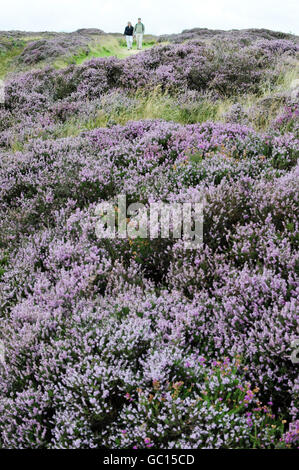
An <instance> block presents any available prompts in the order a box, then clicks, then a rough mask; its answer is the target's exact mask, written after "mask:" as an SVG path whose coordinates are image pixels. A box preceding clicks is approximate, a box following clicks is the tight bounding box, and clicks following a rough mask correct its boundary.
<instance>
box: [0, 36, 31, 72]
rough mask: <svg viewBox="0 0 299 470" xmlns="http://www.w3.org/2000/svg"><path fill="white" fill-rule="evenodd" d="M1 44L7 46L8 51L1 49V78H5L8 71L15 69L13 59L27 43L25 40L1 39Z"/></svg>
mask: <svg viewBox="0 0 299 470" xmlns="http://www.w3.org/2000/svg"><path fill="white" fill-rule="evenodd" d="M1 44H3V45H4V46H7V50H6V52H3V51H1V50H0V79H3V78H5V76H6V75H7V73H8V72H10V71H12V70H13V60H14V58H15V57H17V56H18V55H19V54H21V52H22V51H23V50H24V48H25V45H26V43H25V42H24V41H14V40H10V41H9V40H8V41H3V39H1Z"/></svg>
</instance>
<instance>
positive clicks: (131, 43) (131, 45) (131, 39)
mask: <svg viewBox="0 0 299 470" xmlns="http://www.w3.org/2000/svg"><path fill="white" fill-rule="evenodd" d="M132 47H133V36H130V49H132Z"/></svg>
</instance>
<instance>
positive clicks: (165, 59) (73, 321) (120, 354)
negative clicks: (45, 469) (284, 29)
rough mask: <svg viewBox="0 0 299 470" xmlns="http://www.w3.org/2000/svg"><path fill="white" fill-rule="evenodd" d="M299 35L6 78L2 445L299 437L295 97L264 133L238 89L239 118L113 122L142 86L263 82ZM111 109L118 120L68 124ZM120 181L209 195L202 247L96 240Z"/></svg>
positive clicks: (191, 443)
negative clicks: (62, 133)
mask: <svg viewBox="0 0 299 470" xmlns="http://www.w3.org/2000/svg"><path fill="white" fill-rule="evenodd" d="M268 42H273V44H270V45H269V44H268ZM296 47H297V46H296ZM296 47H295V46H294V42H292V40H291V38H277V37H276V36H275V37H274V38H272V39H271V37H265V38H262V39H261V37H260V36H259V37H258V38H257V39H255V40H254V41H252V42H250V43H247V44H245V45H244V47H243V48H242V49H238V50H234V46H233V45H230V46H229V47H228V48H227V49H225V51H224V50H223V49H221V48H220V49H217V46H216V45H215V44H214V45H213V44H212V45H208V44H207V43H205V44H203V45H201V44H199V43H197V42H191V43H188V44H179V45H177V44H174V45H173V44H170V45H167V46H159V47H155V48H153V49H151V50H149V51H146V52H144V53H141V54H137V55H136V56H134V57H130V58H129V59H126V60H124V61H120V60H118V59H116V58H105V59H94V60H92V61H90V62H88V63H87V64H84V65H82V66H80V67H75V66H71V67H67V68H65V69H63V70H60V71H57V70H53V69H51V68H46V69H44V70H39V71H34V72H27V73H26V74H21V75H18V76H15V77H14V78H12V79H11V81H10V82H9V83H8V84H7V95H6V102H5V106H4V107H2V108H0V143H1V145H2V148H3V150H2V151H1V158H0V181H1V185H0V216H1V217H0V233H1V239H0V320H1V322H0V341H1V345H0V346H1V348H2V349H3V350H4V360H3V361H2V362H0V448H17V449H23V448H58V449H65V448H103V447H105V448H111V449H114V448H120V449H123V448H128V449H133V448H134V449H140V448H163V449H172V448H187V449H194V448H276V447H277V448H281V447H283V448H297V447H298V391H299V382H298V364H296V363H294V362H293V361H292V360H291V356H292V353H293V350H292V346H291V344H292V342H293V341H294V340H295V339H296V338H298V335H299V331H298V310H299V302H298V298H299V295H298V294H299V283H298V266H299V257H298V229H299V227H298V207H299V204H298V202H299V201H298V189H297V188H298V177H299V167H298V151H299V136H298V125H297V118H298V116H297V114H298V112H297V111H298V107H296V105H295V103H294V102H292V104H290V106H289V107H287V108H286V109H285V110H282V113H283V114H281V117H279V119H278V120H276V121H275V120H274V121H273V122H272V123H271V126H270V127H269V129H268V130H267V131H264V132H258V131H256V130H254V129H253V128H252V127H250V126H249V125H248V123H247V119H248V114H247V113H246V111H245V110H244V109H243V108H242V106H241V105H240V104H239V103H238V102H237V101H236V103H235V105H234V106H233V107H232V109H231V110H230V111H229V112H228V113H227V115H226V116H225V122H212V121H211V120H209V121H206V122H203V123H196V124H192V125H182V124H179V123H175V122H166V121H164V120H162V119H154V120H140V121H130V122H128V123H126V124H125V125H114V124H113V122H112V121H113V117H115V116H117V115H119V114H121V112H122V110H123V109H128V108H129V109H131V108H134V106H136V100H138V94H135V95H134V94H131V93H130V92H131V91H132V89H133V91H134V92H135V91H136V89H137V88H142V90H143V93H146V90H149V88H150V87H153V86H156V85H158V86H159V87H162V88H163V87H165V88H169V89H170V92H171V93H173V96H174V99H177V100H181V102H182V105H183V103H185V106H186V112H188V110H189V111H190V110H191V109H192V107H193V105H194V103H196V102H198V101H199V100H201V99H202V96H203V94H204V93H206V92H207V91H208V92H209V93H210V96H211V99H219V96H227V95H229V94H230V93H237V91H239V92H240V93H241V92H244V91H246V92H247V91H250V92H251V93H252V92H256V93H259V86H260V85H261V84H262V82H263V80H265V79H267V80H268V79H269V80H270V82H272V81H275V79H276V78H277V77H276V72H275V70H276V69H275V63H274V62H275V60H278V61H279V60H284V57H285V54H286V55H287V57H288V58H289V57H290V56H291V57H292V58H295V56H296V50H297V49H296ZM250 64H251V65H250ZM246 70H247V72H246ZM203 71H204V73H203ZM245 72H246V73H247V75H246V73H245ZM125 77H126V78H127V80H125ZM136 80H137V83H136ZM128 87H129V88H130V90H128ZM232 90H234V91H232ZM139 91H140V90H139ZM177 92H178V94H176V93H177ZM178 102H180V101H178ZM287 106H288V105H287ZM99 110H102V111H103V112H105V113H107V114H108V115H109V116H111V122H110V124H109V127H106V128H95V129H93V130H88V129H87V128H85V129H84V130H82V131H81V129H80V128H79V129H78V132H77V135H76V136H69V137H65V138H56V132H58V130H59V129H60V127H61V126H63V125H65V124H66V123H68V122H69V120H70V119H73V120H74V122H75V120H76V119H78V120H79V118H80V119H83V118H84V119H85V118H86V119H88V118H90V119H91V118H93V119H96V118H97V114H98V112H99ZM240 121H243V124H241V123H240ZM78 122H82V121H78ZM16 136H17V137H18V139H19V142H21V143H22V149H21V150H19V151H14V152H13V151H11V150H10V149H9V142H11V141H12V140H13V139H14V138H15V137H16ZM119 194H126V195H127V200H128V204H129V203H131V202H142V203H143V204H144V205H145V207H146V208H148V207H149V206H150V204H151V203H153V202H158V201H163V202H169V203H182V202H192V201H196V200H197V198H198V196H199V195H201V196H204V198H205V201H206V202H205V207H204V237H203V241H204V243H203V245H202V247H201V248H200V249H197V250H189V249H186V247H185V245H184V242H183V240H180V239H173V238H169V239H162V238H158V239H154V240H150V239H141V238H136V239H129V238H128V239H120V238H116V239H101V238H98V237H97V236H96V231H95V227H96V223H97V221H98V216H97V213H96V207H97V206H98V204H99V203H100V202H104V201H106V202H112V203H113V204H115V203H116V200H117V196H118V195H119Z"/></svg>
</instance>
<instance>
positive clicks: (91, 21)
mask: <svg viewBox="0 0 299 470" xmlns="http://www.w3.org/2000/svg"><path fill="white" fill-rule="evenodd" d="M0 5H1V10H0V29H1V30H10V29H20V30H26V31H45V30H47V31H74V30H76V29H78V28H83V27H84V28H91V27H96V28H100V29H103V30H104V31H106V32H116V31H121V32H122V30H123V29H124V25H125V23H126V22H127V21H128V20H131V21H132V22H135V21H136V19H137V17H138V16H141V17H142V19H143V22H144V23H145V26H146V31H147V32H148V33H153V34H163V33H175V32H180V31H182V30H183V29H188V28H194V27H205V28H219V29H232V28H236V29H241V28H268V29H273V30H276V31H284V32H287V33H288V32H292V33H295V34H299V1H298V0H245V1H244V0H0Z"/></svg>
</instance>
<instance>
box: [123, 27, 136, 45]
mask: <svg viewBox="0 0 299 470" xmlns="http://www.w3.org/2000/svg"><path fill="white" fill-rule="evenodd" d="M133 34H134V28H133V26H132V23H131V22H130V21H129V22H128V26H126V28H125V32H124V35H125V36H126V41H127V48H128V51H129V50H131V49H132V46H133Z"/></svg>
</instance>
